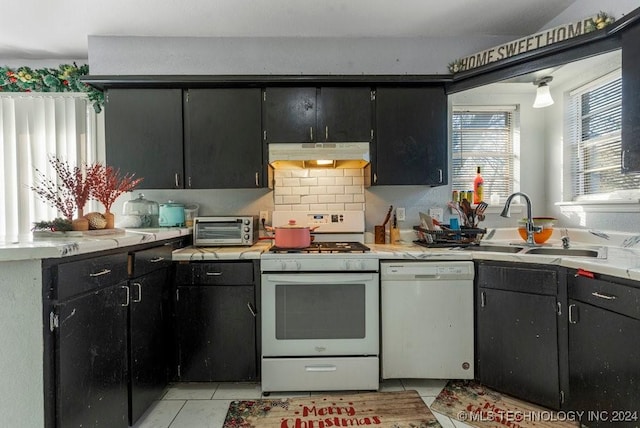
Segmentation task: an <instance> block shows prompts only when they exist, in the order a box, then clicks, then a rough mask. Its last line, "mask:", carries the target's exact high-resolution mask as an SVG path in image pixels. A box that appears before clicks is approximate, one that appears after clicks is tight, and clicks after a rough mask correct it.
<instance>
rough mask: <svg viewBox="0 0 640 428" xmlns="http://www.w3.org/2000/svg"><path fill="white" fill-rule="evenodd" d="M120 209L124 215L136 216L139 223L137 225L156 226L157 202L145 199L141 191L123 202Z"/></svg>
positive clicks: (157, 215)
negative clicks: (135, 196) (134, 197)
mask: <svg viewBox="0 0 640 428" xmlns="http://www.w3.org/2000/svg"><path fill="white" fill-rule="evenodd" d="M122 211H123V214H124V215H125V216H132V217H137V218H138V219H139V223H140V226H138V227H158V217H159V208H158V203H157V202H155V201H150V200H148V199H145V198H144V195H143V194H142V193H140V194H138V197H137V198H136V199H131V200H130V201H127V202H125V203H124V207H123V209H122Z"/></svg>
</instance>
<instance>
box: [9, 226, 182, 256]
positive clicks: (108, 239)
mask: <svg viewBox="0 0 640 428" xmlns="http://www.w3.org/2000/svg"><path fill="white" fill-rule="evenodd" d="M190 234H191V229H188V228H179V227H160V228H155V229H126V230H125V231H124V232H123V233H118V234H113V235H101V236H83V237H65V236H60V237H43V238H39V237H35V238H34V237H30V238H28V239H23V240H20V241H17V242H8V241H0V261H17V260H34V259H48V258H59V257H66V256H72V255H76V254H85V253H92V252H96V251H103V250H110V249H113V248H120V247H127V246H131V245H137V244H144V243H147V242H153V241H161V240H164V239H170V238H176V237H179V236H184V235H190Z"/></svg>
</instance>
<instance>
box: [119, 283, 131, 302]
mask: <svg viewBox="0 0 640 428" xmlns="http://www.w3.org/2000/svg"><path fill="white" fill-rule="evenodd" d="M120 288H124V289H125V290H127V300H126V301H125V302H124V303H120V306H129V302H130V301H131V292H130V291H129V287H128V286H126V285H121V286H120Z"/></svg>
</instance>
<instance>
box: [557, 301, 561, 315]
mask: <svg viewBox="0 0 640 428" xmlns="http://www.w3.org/2000/svg"><path fill="white" fill-rule="evenodd" d="M556 304H557V305H558V316H561V315H562V303H560V302H556Z"/></svg>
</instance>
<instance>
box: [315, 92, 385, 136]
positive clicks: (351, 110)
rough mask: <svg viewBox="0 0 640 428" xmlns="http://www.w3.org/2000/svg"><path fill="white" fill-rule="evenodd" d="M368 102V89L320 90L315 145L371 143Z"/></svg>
mask: <svg viewBox="0 0 640 428" xmlns="http://www.w3.org/2000/svg"><path fill="white" fill-rule="evenodd" d="M371 98H372V97H371V88H368V87H362V88H333V87H322V88H320V89H319V90H318V119H317V123H318V136H317V138H316V141H328V142H353V141H360V142H363V141H370V140H371V128H372V125H371V122H372V115H373V108H372V107H373V102H372V100H371Z"/></svg>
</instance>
